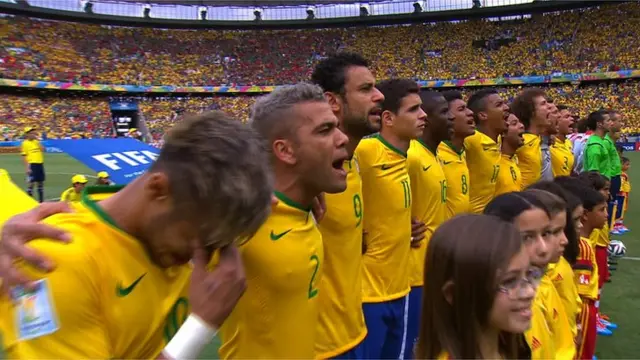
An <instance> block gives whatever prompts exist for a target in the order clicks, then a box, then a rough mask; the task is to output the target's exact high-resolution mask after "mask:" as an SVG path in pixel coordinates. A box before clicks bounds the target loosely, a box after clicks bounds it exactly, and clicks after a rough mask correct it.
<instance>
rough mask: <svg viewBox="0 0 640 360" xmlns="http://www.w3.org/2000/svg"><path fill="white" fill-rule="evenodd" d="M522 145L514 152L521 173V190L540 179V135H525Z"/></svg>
mask: <svg viewBox="0 0 640 360" xmlns="http://www.w3.org/2000/svg"><path fill="white" fill-rule="evenodd" d="M523 138H524V144H523V145H522V146H521V147H519V148H518V150H516V155H518V166H519V167H520V172H521V173H522V188H523V189H524V188H526V187H527V186H529V185H531V184H533V183H536V182H538V180H540V178H541V177H542V149H541V145H542V139H541V138H540V135H534V134H530V133H525V134H524V135H523Z"/></svg>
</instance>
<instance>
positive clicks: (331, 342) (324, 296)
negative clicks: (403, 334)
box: [315, 157, 367, 359]
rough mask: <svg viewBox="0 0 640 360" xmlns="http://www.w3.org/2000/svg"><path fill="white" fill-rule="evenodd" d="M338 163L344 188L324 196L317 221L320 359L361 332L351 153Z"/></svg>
mask: <svg viewBox="0 0 640 360" xmlns="http://www.w3.org/2000/svg"><path fill="white" fill-rule="evenodd" d="M343 167H344V169H345V171H347V189H346V190H345V191H343V192H341V193H339V194H325V201H326V203H327V212H326V214H325V216H324V218H323V219H322V221H320V223H319V224H318V228H319V229H320V233H321V234H322V242H323V244H324V266H323V274H322V281H321V282H320V289H322V291H321V292H320V294H319V295H318V296H319V298H318V302H319V313H320V316H319V318H318V325H317V333H316V347H315V350H316V357H317V358H321V359H328V358H332V357H335V356H337V355H340V354H342V353H344V352H346V351H349V350H351V349H352V348H353V347H355V346H356V345H358V344H359V343H360V342H361V341H362V339H364V337H365V336H366V335H367V327H366V326H365V323H364V315H363V313H362V228H363V223H362V221H363V220H362V219H363V211H362V210H363V207H362V180H361V179H360V173H359V169H358V163H357V160H356V158H355V157H354V158H353V159H351V160H350V161H346V162H345V163H344V165H343Z"/></svg>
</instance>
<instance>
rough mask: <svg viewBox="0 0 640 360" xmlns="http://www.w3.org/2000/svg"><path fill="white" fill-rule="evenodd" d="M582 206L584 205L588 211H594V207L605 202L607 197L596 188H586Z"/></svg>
mask: <svg viewBox="0 0 640 360" xmlns="http://www.w3.org/2000/svg"><path fill="white" fill-rule="evenodd" d="M581 198H582V207H584V209H585V210H587V211H593V208H595V207H596V206H598V205H600V204H605V203H606V202H607V199H605V198H604V196H603V195H602V194H601V193H600V192H599V191H596V190H593V189H589V188H587V189H584V190H583V194H582V197H581Z"/></svg>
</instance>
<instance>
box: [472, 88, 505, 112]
mask: <svg viewBox="0 0 640 360" xmlns="http://www.w3.org/2000/svg"><path fill="white" fill-rule="evenodd" d="M497 93H498V91H497V90H496V89H482V90H479V91H476V92H474V93H473V94H472V95H471V97H470V98H469V101H467V106H468V107H469V109H471V111H473V113H474V114H475V113H478V112H480V111H484V110H486V109H487V102H486V101H485V99H486V98H487V97H489V96H491V95H494V94H497Z"/></svg>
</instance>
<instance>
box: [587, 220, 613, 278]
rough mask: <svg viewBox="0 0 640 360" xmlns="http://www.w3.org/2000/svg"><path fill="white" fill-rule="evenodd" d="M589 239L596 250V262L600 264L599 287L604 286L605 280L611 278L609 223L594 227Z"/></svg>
mask: <svg viewBox="0 0 640 360" xmlns="http://www.w3.org/2000/svg"><path fill="white" fill-rule="evenodd" d="M589 241H590V242H591V246H592V248H593V250H595V255H596V263H597V264H598V287H600V288H602V285H604V283H605V282H607V281H608V280H609V275H610V274H609V254H608V252H607V249H608V248H609V242H611V240H610V239H609V225H605V226H604V227H603V228H602V229H594V230H593V231H592V232H591V235H589Z"/></svg>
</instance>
